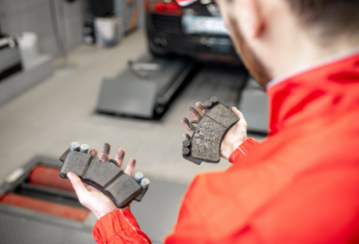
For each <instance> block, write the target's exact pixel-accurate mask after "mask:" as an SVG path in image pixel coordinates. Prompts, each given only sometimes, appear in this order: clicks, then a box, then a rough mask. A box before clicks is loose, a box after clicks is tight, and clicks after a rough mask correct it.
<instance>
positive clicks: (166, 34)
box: [146, 0, 241, 64]
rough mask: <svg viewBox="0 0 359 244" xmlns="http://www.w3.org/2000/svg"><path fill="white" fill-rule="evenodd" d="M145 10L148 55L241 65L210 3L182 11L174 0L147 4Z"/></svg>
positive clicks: (207, 0)
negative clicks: (173, 56) (172, 56)
mask: <svg viewBox="0 0 359 244" xmlns="http://www.w3.org/2000/svg"><path fill="white" fill-rule="evenodd" d="M181 5H182V4H181ZM146 9H147V11H146V27H147V28H146V33H147V38H148V45H149V50H150V51H151V53H153V54H155V55H163V54H170V53H174V54H180V55H187V56H192V57H194V58H196V59H198V60H203V61H215V62H221V63H223V62H225V63H231V64H240V63H241V61H240V58H239V56H238V55H237V53H236V51H235V48H234V45H233V43H232V41H231V39H230V38H229V35H228V30H227V29H226V27H225V26H224V23H223V20H222V18H221V16H220V12H219V10H218V7H217V5H216V4H215V3H214V2H213V1H212V0H200V1H196V2H194V3H193V1H192V3H191V2H190V3H188V5H187V6H182V7H181V6H180V5H178V3H177V2H176V1H175V0H149V2H147V6H146Z"/></svg>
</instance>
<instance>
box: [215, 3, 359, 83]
mask: <svg viewBox="0 0 359 244" xmlns="http://www.w3.org/2000/svg"><path fill="white" fill-rule="evenodd" d="M216 2H217V4H218V5H219V8H220V10H221V13H222V16H223V19H224V20H225V22H226V24H227V27H228V29H229V31H230V34H231V37H232V40H233V42H234V43H235V46H236V48H237V51H238V52H239V54H240V55H241V57H242V59H243V61H244V63H245V64H246V66H247V68H248V69H249V70H250V71H251V73H252V75H253V76H254V78H255V79H256V80H257V82H258V83H259V84H260V85H261V86H262V87H265V85H266V84H267V83H268V82H269V80H271V79H273V78H276V77H278V76H280V75H283V74H285V73H288V72H292V71H294V70H296V69H300V68H303V67H307V66H309V65H311V64H313V63H315V62H317V61H318V60H321V59H323V58H327V57H330V56H332V55H335V54H337V53H340V52H343V51H346V50H349V49H350V48H352V47H354V46H358V45H359V1H358V0H216Z"/></svg>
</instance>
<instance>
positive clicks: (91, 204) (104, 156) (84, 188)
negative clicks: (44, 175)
mask: <svg viewBox="0 0 359 244" xmlns="http://www.w3.org/2000/svg"><path fill="white" fill-rule="evenodd" d="M110 150H111V146H110V144H108V143H105V144H104V145H103V147H102V150H101V154H100V157H99V158H100V160H101V161H102V162H105V161H106V160H108V157H109V154H110ZM90 154H91V155H92V156H93V157H97V150H96V149H92V150H91V151H90ZM124 157H125V150H123V149H122V148H121V149H119V150H118V151H117V155H116V159H115V160H116V162H117V164H118V167H119V168H121V166H122V163H123V159H124ZM135 165H136V159H134V158H131V159H130V160H129V161H128V164H127V167H126V170H125V173H126V174H128V175H132V173H133V170H134V169H135ZM67 177H68V178H69V179H70V181H71V183H72V186H73V187H74V189H75V191H76V194H77V197H78V198H79V201H80V203H81V204H82V205H84V206H85V207H87V208H88V209H90V210H91V211H92V212H93V213H94V214H95V215H96V216H97V218H98V219H100V218H101V217H102V216H104V215H106V214H108V213H111V212H112V211H114V210H116V209H117V207H116V205H115V204H114V203H113V202H112V200H111V199H110V198H108V197H107V196H106V195H105V194H103V193H102V192H101V191H99V190H97V189H96V188H94V187H93V186H90V185H87V184H84V183H83V182H82V181H81V179H80V178H79V177H78V176H77V175H75V174H74V173H71V172H70V173H68V174H67ZM125 208H127V209H129V208H130V205H127V206H126V207H125Z"/></svg>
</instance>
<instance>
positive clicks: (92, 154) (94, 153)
mask: <svg viewBox="0 0 359 244" xmlns="http://www.w3.org/2000/svg"><path fill="white" fill-rule="evenodd" d="M90 155H91V156H92V157H94V158H96V157H97V150H96V149H91V151H90Z"/></svg>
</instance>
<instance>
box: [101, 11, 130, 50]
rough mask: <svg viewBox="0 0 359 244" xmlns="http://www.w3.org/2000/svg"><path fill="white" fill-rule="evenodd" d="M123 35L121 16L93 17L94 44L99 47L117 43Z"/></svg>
mask: <svg viewBox="0 0 359 244" xmlns="http://www.w3.org/2000/svg"><path fill="white" fill-rule="evenodd" d="M122 35H123V27H122V18H121V17H119V16H115V17H111V18H95V36H96V44H97V45H98V46H100V47H112V46H115V45H117V44H118V43H119V41H120V40H121V38H122Z"/></svg>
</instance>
